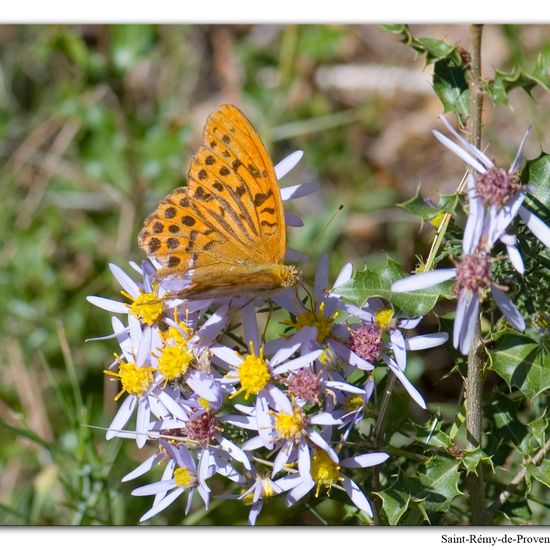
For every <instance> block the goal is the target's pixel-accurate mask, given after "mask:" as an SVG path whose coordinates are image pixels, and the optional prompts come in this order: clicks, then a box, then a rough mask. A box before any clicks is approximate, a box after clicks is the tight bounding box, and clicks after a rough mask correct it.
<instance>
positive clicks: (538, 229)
mask: <svg viewBox="0 0 550 550" xmlns="http://www.w3.org/2000/svg"><path fill="white" fill-rule="evenodd" d="M519 215H520V216H521V219H522V220H523V221H524V222H525V224H526V225H527V227H528V228H529V229H530V230H531V232H532V233H533V235H535V237H537V239H538V240H539V241H540V242H541V243H543V244H544V246H546V247H547V248H550V228H549V227H548V226H547V225H546V224H545V223H544V222H543V221H542V220H541V219H540V218H539V217H538V216H535V214H533V212H531V211H530V210H528V209H527V208H525V206H522V207H521V208H520V209H519Z"/></svg>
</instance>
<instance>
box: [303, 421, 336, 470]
mask: <svg viewBox="0 0 550 550" xmlns="http://www.w3.org/2000/svg"><path fill="white" fill-rule="evenodd" d="M307 435H308V437H309V439H310V440H311V441H312V442H313V443H315V445H317V446H318V447H320V448H321V449H323V451H325V452H326V453H327V454H328V456H329V457H330V459H331V460H332V461H333V462H336V464H338V455H337V454H336V453H335V452H334V450H333V448H332V447H331V446H330V445H329V444H328V443H327V442H326V441H325V440H324V439H323V437H322V436H321V434H320V433H319V432H317V431H315V430H314V429H309V430H307Z"/></svg>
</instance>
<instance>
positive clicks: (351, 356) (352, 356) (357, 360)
mask: <svg viewBox="0 0 550 550" xmlns="http://www.w3.org/2000/svg"><path fill="white" fill-rule="evenodd" d="M330 346H331V348H332V349H333V350H334V352H335V353H336V354H337V355H338V356H339V357H340V358H341V359H343V360H344V361H347V363H349V364H350V365H352V366H354V367H357V368H358V369H361V370H372V369H374V365H373V364H372V363H369V362H368V361H365V360H364V359H362V358H361V357H359V356H358V355H357V354H356V353H354V352H353V351H351V350H350V349H349V348H348V347H347V346H344V344H341V343H340V342H337V341H336V340H331V342H330Z"/></svg>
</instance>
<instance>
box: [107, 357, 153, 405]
mask: <svg viewBox="0 0 550 550" xmlns="http://www.w3.org/2000/svg"><path fill="white" fill-rule="evenodd" d="M153 370H155V369H152V368H151V367H141V368H139V367H137V365H136V364H135V363H122V362H121V363H120V366H119V369H118V372H112V371H110V370H105V371H103V372H104V373H105V374H108V375H109V376H114V377H116V378H119V379H120V382H121V383H122V390H120V392H119V393H118V394H117V395H116V396H115V401H118V399H119V398H120V396H121V395H122V394H123V393H124V392H128V393H130V394H132V395H137V396H138V397H141V396H142V395H143V394H144V393H145V392H146V391H147V390H148V389H149V386H150V385H151V382H152V381H153V373H152V371H153Z"/></svg>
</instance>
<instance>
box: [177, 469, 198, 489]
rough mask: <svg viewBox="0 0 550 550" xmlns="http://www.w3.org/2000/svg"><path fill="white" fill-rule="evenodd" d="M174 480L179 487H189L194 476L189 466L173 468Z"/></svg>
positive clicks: (193, 480)
mask: <svg viewBox="0 0 550 550" xmlns="http://www.w3.org/2000/svg"><path fill="white" fill-rule="evenodd" d="M174 481H175V482H176V485H179V486H180V487H189V486H190V485H193V484H194V482H195V476H194V475H193V474H192V473H191V471H190V470H189V468H176V469H175V470H174Z"/></svg>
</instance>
